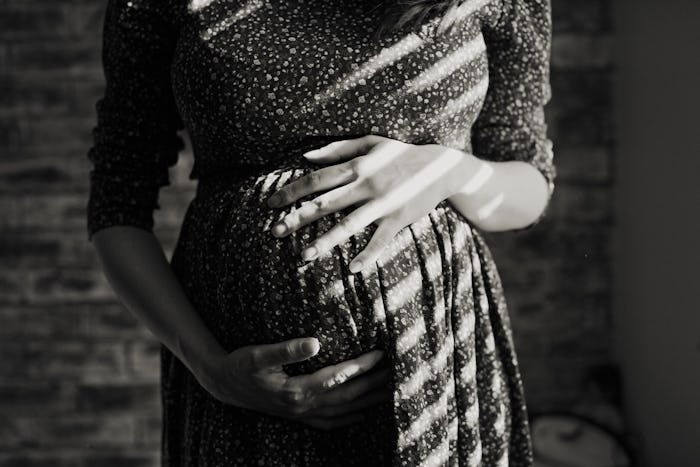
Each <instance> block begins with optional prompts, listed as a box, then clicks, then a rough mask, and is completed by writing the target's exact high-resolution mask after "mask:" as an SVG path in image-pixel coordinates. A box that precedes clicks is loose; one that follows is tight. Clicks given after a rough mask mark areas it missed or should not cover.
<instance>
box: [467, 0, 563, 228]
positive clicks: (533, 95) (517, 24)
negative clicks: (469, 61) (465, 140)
mask: <svg viewBox="0 0 700 467" xmlns="http://www.w3.org/2000/svg"><path fill="white" fill-rule="evenodd" d="M550 1H551V0H501V2H502V8H501V10H500V15H498V17H497V18H495V19H493V18H492V21H490V22H487V23H486V24H484V27H483V29H482V32H483V34H484V40H485V42H486V51H487V57H488V67H489V87H488V90H487V94H486V98H485V101H484V104H483V106H482V108H481V111H480V113H479V115H478V117H477V119H476V121H475V122H474V125H473V126H472V151H473V153H474V155H476V156H477V157H480V158H482V159H486V160H493V161H509V160H519V161H524V162H528V163H530V164H532V165H533V166H534V167H536V168H537V169H538V170H539V171H540V172H541V173H542V175H544V177H545V180H546V181H547V185H548V205H549V199H550V198H551V195H552V192H553V190H554V179H555V176H556V169H555V166H554V163H553V144H552V141H551V140H550V139H549V138H548V137H547V124H546V122H545V114H544V106H545V105H546V104H547V103H548V102H549V100H550V98H551V86H550V81H549V67H550V50H551V34H552V25H551V5H550ZM494 16H496V15H494ZM543 216H544V214H543V215H542V216H540V218H538V219H537V221H536V222H534V223H533V224H532V225H534V224H536V223H537V222H539V220H541V219H542V217H543Z"/></svg>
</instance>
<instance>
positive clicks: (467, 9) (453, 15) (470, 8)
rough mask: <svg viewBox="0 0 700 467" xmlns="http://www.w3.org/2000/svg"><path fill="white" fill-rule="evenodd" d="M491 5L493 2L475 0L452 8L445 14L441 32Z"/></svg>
mask: <svg viewBox="0 0 700 467" xmlns="http://www.w3.org/2000/svg"><path fill="white" fill-rule="evenodd" d="M489 3H491V0H473V1H466V2H460V4H459V5H458V6H456V7H452V8H450V9H449V10H448V11H447V13H446V14H445V18H444V20H443V21H442V22H441V24H440V27H439V28H438V31H439V32H444V30H445V29H446V28H447V27H449V26H450V25H452V24H454V23H460V22H461V21H463V20H464V19H465V18H467V17H468V16H470V15H471V14H472V13H474V12H475V11H477V10H480V9H481V8H482V7H484V6H486V5H487V4H489Z"/></svg>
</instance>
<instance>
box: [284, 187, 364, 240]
mask: <svg viewBox="0 0 700 467" xmlns="http://www.w3.org/2000/svg"><path fill="white" fill-rule="evenodd" d="M364 198H365V197H364V196H363V195H362V194H361V190H358V189H356V187H354V186H353V185H352V184H350V185H343V186H342V187H339V188H336V189H335V190H332V191H329V192H328V193H324V194H323V195H321V196H319V197H317V198H315V199H313V200H311V201H307V202H305V203H303V204H302V205H301V206H300V207H299V208H298V209H295V210H294V211H292V212H290V213H289V214H287V215H286V216H284V218H283V219H282V220H280V221H279V222H278V223H276V224H275V225H273V226H272V234H273V235H275V236H276V237H283V236H286V235H289V234H291V233H292V232H295V231H296V230H298V229H300V228H301V227H303V226H304V225H307V224H309V223H311V222H313V221H315V220H317V219H320V218H321V217H323V216H327V215H328V214H331V213H333V212H336V211H339V210H341V209H343V208H346V207H348V206H351V205H353V204H355V203H357V202H358V201H361V200H363V199H364Z"/></svg>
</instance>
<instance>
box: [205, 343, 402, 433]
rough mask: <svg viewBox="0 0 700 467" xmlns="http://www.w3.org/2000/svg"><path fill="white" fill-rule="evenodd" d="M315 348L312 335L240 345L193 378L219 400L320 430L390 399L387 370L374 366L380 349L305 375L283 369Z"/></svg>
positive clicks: (359, 417) (352, 418)
mask: <svg viewBox="0 0 700 467" xmlns="http://www.w3.org/2000/svg"><path fill="white" fill-rule="evenodd" d="M318 350H319V344H318V340H316V339H314V338H302V339H292V340H289V341H286V342H281V343H277V344H270V345H255V346H247V347H241V348H239V349H236V350H235V351H233V352H231V353H229V354H226V355H222V356H221V357H219V358H217V359H214V360H212V361H210V362H209V365H208V369H207V370H206V371H204V373H203V374H202V375H200V376H199V377H198V378H197V379H198V380H199V382H200V384H202V386H203V387H204V388H205V389H206V390H207V391H209V393H210V394H212V396H214V397H215V398H216V399H218V400H220V401H221V402H224V403H227V404H232V405H235V406H238V407H243V408H246V409H252V410H256V411H258V412H264V413H267V414H270V415H276V416H280V417H284V418H289V419H294V420H297V421H300V422H302V423H306V424H308V425H311V426H313V427H315V428H319V429H325V430H327V429H332V428H337V427H341V426H345V425H349V424H352V423H358V422H360V421H362V419H363V418H362V415H361V413H360V412H361V411H362V410H363V409H366V408H369V407H373V406H375V405H377V404H379V403H380V402H382V401H385V400H388V399H389V398H390V396H391V388H390V385H389V383H390V381H391V373H390V370H389V369H388V368H386V367H380V366H378V365H377V364H378V363H379V361H380V360H381V359H382V357H383V352H382V351H380V350H375V351H372V352H368V353H366V354H364V355H361V356H359V357H358V358H355V359H352V360H348V361H345V362H342V363H339V364H337V365H332V366H328V367H325V368H322V369H320V370H318V371H316V372H315V373H312V374H309V375H299V376H289V375H287V374H286V373H285V372H284V370H283V369H282V365H285V364H288V363H295V362H300V361H302V360H306V359H308V358H310V357H313V356H314V355H316V353H317V352H318ZM370 370H371V371H370Z"/></svg>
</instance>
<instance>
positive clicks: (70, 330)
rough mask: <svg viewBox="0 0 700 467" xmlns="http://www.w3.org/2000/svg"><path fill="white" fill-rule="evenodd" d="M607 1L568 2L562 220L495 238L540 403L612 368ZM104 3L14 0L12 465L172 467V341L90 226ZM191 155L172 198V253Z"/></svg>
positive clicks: (558, 18) (3, 455)
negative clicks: (151, 328)
mask: <svg viewBox="0 0 700 467" xmlns="http://www.w3.org/2000/svg"><path fill="white" fill-rule="evenodd" d="M609 3H610V2H609V1H607V0H554V25H555V38H554V44H553V61H552V86H553V94H554V98H553V101H552V103H551V104H550V105H549V106H548V109H547V114H548V121H549V123H550V136H551V137H552V138H553V139H554V141H555V150H556V158H557V166H558V170H559V174H560V177H559V183H558V186H557V191H556V194H555V197H554V199H553V205H552V208H551V211H550V217H549V218H548V219H547V220H546V221H544V222H543V223H542V224H541V225H540V226H539V227H537V228H536V229H533V230H531V231H526V232H522V233H518V234H514V233H503V234H491V235H489V236H488V239H489V241H490V244H491V245H492V247H493V250H494V254H495V256H496V259H497V261H498V263H499V266H500V268H501V271H502V276H503V279H504V283H505V287H506V290H507V295H508V299H509V301H510V306H511V314H512V317H513V322H514V327H515V333H516V343H517V346H518V350H519V353H520V358H521V365H522V369H523V373H524V377H525V383H526V390H527V394H528V398H529V399H530V405H531V408H532V409H533V410H540V409H544V408H550V407H564V406H566V405H567V404H569V403H570V402H571V401H573V400H574V399H575V398H576V396H577V394H578V392H577V391H578V390H579V389H578V388H579V387H580V386H579V383H580V380H581V378H582V376H583V375H584V374H585V371H586V370H587V368H589V367H590V366H591V365H595V364H597V363H605V362H607V361H608V360H609V358H610V357H609V354H610V352H609V339H608V333H609V327H610V323H609V315H610V294H611V290H610V266H609V256H610V252H609V246H608V244H609V234H610V226H611V222H612V217H611V216H612V214H611V199H610V192H611V177H612V174H611V173H610V166H611V157H612V152H613V149H614V141H613V128H612V125H611V109H610V100H611V99H610V88H611V80H612V78H613V76H612V68H611V63H610V37H611V27H610V18H609V11H608V9H609ZM103 4H104V2H101V1H98V0H52V1H50V2H47V1H41V0H23V1H21V2H19V1H12V0H0V90H1V92H0V153H1V154H2V158H1V159H0V212H1V213H2V215H1V216H0V323H1V324H0V355H2V358H1V359H0V420H2V423H1V424H0V466H3V467H4V466H19V465H21V466H25V465H42V466H49V465H51V466H53V465H60V466H62V465H66V466H78V467H80V466H81V465H85V466H87V465H100V466H111V465H129V466H141V465H144V466H152V465H156V464H157V461H158V450H159V436H160V432H159V414H160V408H159V393H158V386H157V384H158V371H159V367H158V347H157V345H156V343H155V342H154V341H153V340H152V338H151V337H150V335H149V333H148V331H146V330H145V329H143V328H142V327H141V326H140V325H139V324H138V323H137V322H136V321H135V320H134V319H133V318H132V317H131V315H129V314H128V313H127V312H126V311H124V310H123V309H122V308H121V307H120V306H119V305H118V304H116V303H115V300H114V296H113V295H112V293H111V291H110V288H109V286H108V284H107V283H106V281H105V279H104V278H103V276H102V273H101V271H100V269H99V267H98V263H97V260H96V257H95V255H94V254H93V251H92V249H91V246H90V244H89V243H87V241H86V236H85V227H84V226H85V209H84V207H85V202H86V191H87V171H88V170H89V166H88V161H87V158H86V152H87V149H88V148H89V146H90V143H91V136H90V130H91V129H92V127H93V125H94V123H95V114H94V103H95V101H96V100H97V99H98V98H99V96H100V94H101V91H102V74H101V73H102V72H101V68H100V60H99V59H100V56H99V53H100V29H101V24H102V14H103ZM190 166H191V157H190V156H189V155H184V156H183V157H181V161H180V163H179V164H178V166H177V167H176V168H175V169H174V170H173V174H172V177H171V179H172V180H173V182H174V183H173V186H172V187H169V188H166V189H164V190H163V191H162V194H161V199H162V205H163V210H162V211H161V212H159V213H158V215H157V225H158V227H157V235H158V236H159V238H161V239H162V241H163V243H164V244H165V246H166V250H167V251H168V253H169V252H170V251H171V250H172V246H173V243H174V240H175V236H176V233H177V227H178V222H179V219H180V217H181V215H182V214H183V209H184V207H185V206H186V204H187V201H188V200H189V199H190V198H191V196H192V189H193V186H192V184H191V183H190V182H189V181H188V180H187V175H188V173H189V169H190Z"/></svg>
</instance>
